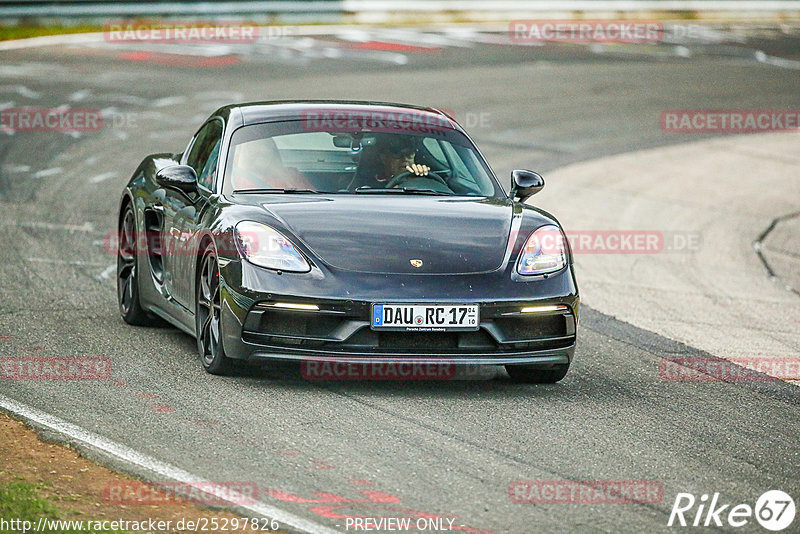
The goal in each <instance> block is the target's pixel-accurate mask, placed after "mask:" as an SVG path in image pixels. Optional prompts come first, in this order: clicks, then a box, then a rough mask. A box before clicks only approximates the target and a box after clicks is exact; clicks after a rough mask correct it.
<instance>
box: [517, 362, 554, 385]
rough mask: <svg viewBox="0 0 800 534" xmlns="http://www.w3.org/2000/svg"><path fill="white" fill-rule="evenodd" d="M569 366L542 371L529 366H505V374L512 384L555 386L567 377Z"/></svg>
mask: <svg viewBox="0 0 800 534" xmlns="http://www.w3.org/2000/svg"><path fill="white" fill-rule="evenodd" d="M567 371H569V364H564V365H559V366H557V367H555V368H553V369H542V368H537V367H533V366H529V365H506V372H508V375H509V376H510V377H511V380H513V381H514V382H521V383H526V384H555V383H556V382H558V381H559V380H561V379H562V378H564V377H565V376H566V375H567Z"/></svg>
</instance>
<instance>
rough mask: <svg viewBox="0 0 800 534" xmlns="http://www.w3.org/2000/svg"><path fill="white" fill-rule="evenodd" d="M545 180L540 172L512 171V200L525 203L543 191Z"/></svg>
mask: <svg viewBox="0 0 800 534" xmlns="http://www.w3.org/2000/svg"><path fill="white" fill-rule="evenodd" d="M543 187H544V178H542V175H541V174H539V173H538V172H533V171H526V170H524V169H518V170H515V171H511V198H513V199H515V200H519V201H520V202H525V200H527V199H528V197H531V196H533V195H535V194H536V193H538V192H539V191H541V190H542V188H543Z"/></svg>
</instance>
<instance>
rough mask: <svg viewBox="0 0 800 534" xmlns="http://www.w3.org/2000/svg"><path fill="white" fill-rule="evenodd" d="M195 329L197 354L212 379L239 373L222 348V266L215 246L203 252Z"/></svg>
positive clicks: (209, 246) (197, 293)
mask: <svg viewBox="0 0 800 534" xmlns="http://www.w3.org/2000/svg"><path fill="white" fill-rule="evenodd" d="M196 295H197V297H196V301H197V305H196V307H195V312H196V313H195V329H196V332H197V350H198V352H199V353H200V362H201V363H202V364H203V369H205V370H206V371H207V372H208V373H210V374H212V375H227V374H230V373H231V372H232V371H233V370H234V369H236V367H237V365H236V361H235V360H232V359H231V358H228V357H227V356H225V349H224V348H223V346H222V302H221V297H220V289H219V265H218V263H217V255H216V252H215V251H214V247H213V245H208V246H207V247H206V248H205V250H204V251H203V255H202V259H201V261H200V271H199V272H198V276H197V291H196Z"/></svg>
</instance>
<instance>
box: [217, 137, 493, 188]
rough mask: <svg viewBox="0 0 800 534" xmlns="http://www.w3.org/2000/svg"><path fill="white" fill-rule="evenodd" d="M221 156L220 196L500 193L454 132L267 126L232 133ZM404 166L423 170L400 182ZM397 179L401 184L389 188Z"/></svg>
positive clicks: (468, 145)
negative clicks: (235, 193)
mask: <svg viewBox="0 0 800 534" xmlns="http://www.w3.org/2000/svg"><path fill="white" fill-rule="evenodd" d="M353 130H355V131H353ZM228 150H229V154H228V158H227V167H228V168H227V169H226V174H225V175H226V179H225V183H224V186H223V191H224V192H225V193H228V192H231V191H247V190H258V189H308V190H312V191H317V192H322V193H338V194H348V193H350V194H352V193H358V192H363V191H356V190H357V189H363V188H365V187H366V188H370V189H380V188H382V187H383V188H385V187H386V185H388V184H390V183H393V184H394V185H393V186H392V187H395V186H397V184H400V185H401V186H402V187H403V188H408V189H425V190H433V191H435V192H438V193H443V194H456V195H468V196H501V195H503V192H502V189H501V188H500V187H499V185H497V183H496V181H495V180H494V179H493V177H492V175H491V171H490V170H489V169H488V166H486V164H485V162H483V160H482V158H481V157H480V155H479V153H478V152H477V150H476V149H475V147H474V145H472V143H471V142H470V141H469V139H468V138H466V137H465V136H464V135H463V134H461V133H459V132H458V131H456V130H454V129H447V128H444V129H439V130H433V131H430V132H428V131H419V132H417V131H410V130H404V131H400V132H394V131H388V132H387V131H379V132H375V131H372V130H369V129H364V130H361V129H360V128H352V129H350V130H345V129H342V130H337V129H335V126H330V127H319V128H312V127H311V126H310V125H309V124H308V123H307V122H303V121H286V122H275V123H267V124H255V125H250V126H244V127H242V128H240V129H238V130H236V132H234V134H233V136H232V138H231V144H230V147H229V149H228ZM412 163H416V164H417V165H420V166H426V167H427V170H426V171H424V172H425V173H426V174H423V175H417V176H408V172H406V169H407V168H408V165H410V164H412ZM403 174H405V175H407V176H405V177H403V176H402V175H403ZM398 176H399V177H400V178H401V181H399V182H392V180H393V178H394V177H398Z"/></svg>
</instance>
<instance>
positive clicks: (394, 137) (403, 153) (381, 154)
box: [359, 134, 431, 188]
mask: <svg viewBox="0 0 800 534" xmlns="http://www.w3.org/2000/svg"><path fill="white" fill-rule="evenodd" d="M376 145H377V146H376V147H375V148H376V150H375V152H373V154H371V156H372V158H370V159H371V161H363V162H362V167H363V170H364V172H363V173H360V174H361V179H360V180H359V182H360V183H359V185H360V186H366V187H377V188H381V187H386V185H387V184H388V183H389V182H390V181H391V179H392V178H394V177H395V176H397V175H398V174H402V173H404V172H409V173H412V174H413V175H416V176H427V175H428V172H429V171H430V170H431V169H430V167H428V166H427V165H422V164H419V163H415V162H414V159H415V158H416V156H417V139H416V138H415V137H412V136H406V135H399V134H391V135H386V136H383V137H380V138H378V143H376Z"/></svg>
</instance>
